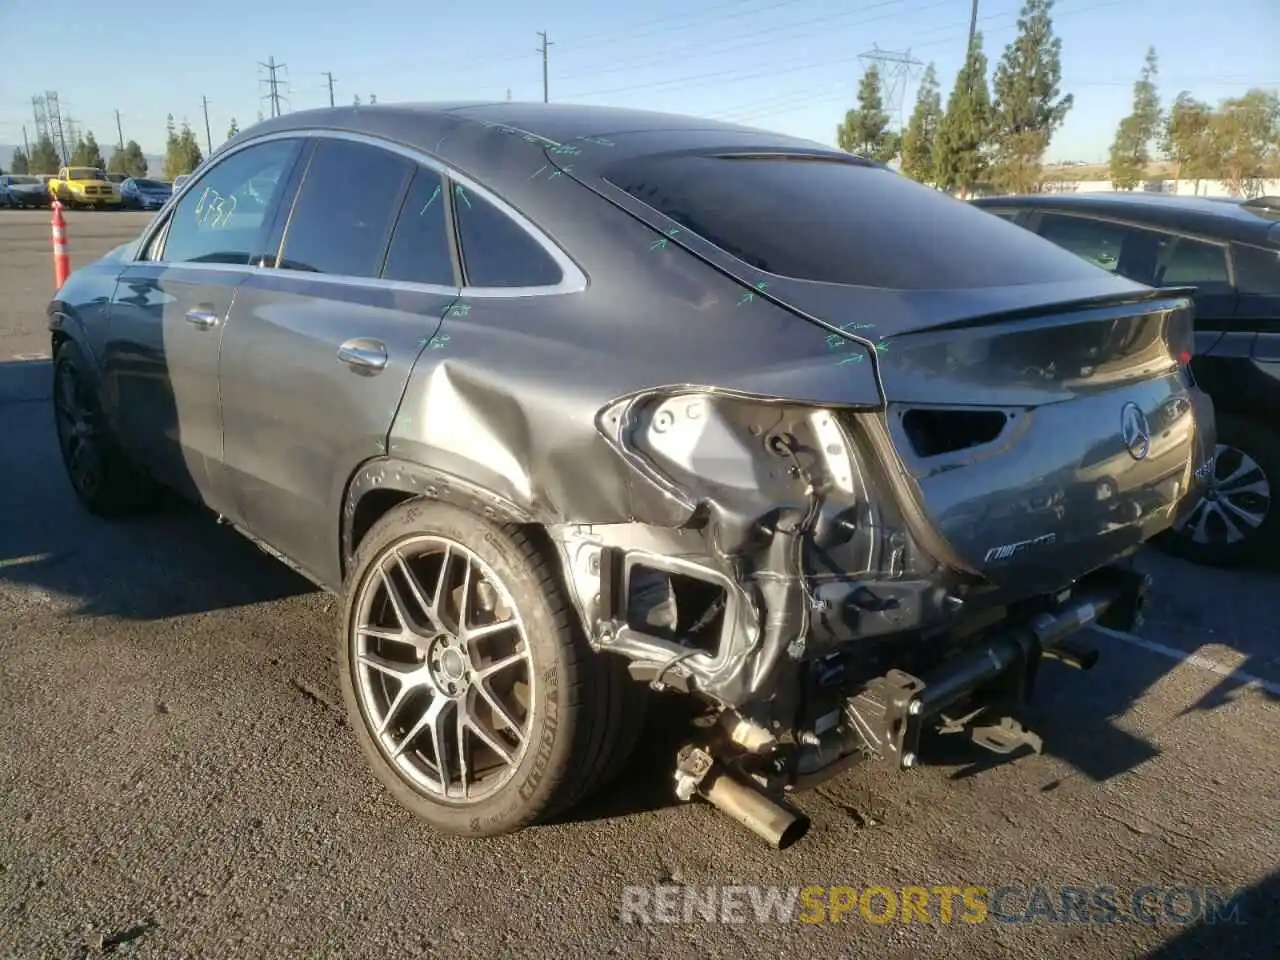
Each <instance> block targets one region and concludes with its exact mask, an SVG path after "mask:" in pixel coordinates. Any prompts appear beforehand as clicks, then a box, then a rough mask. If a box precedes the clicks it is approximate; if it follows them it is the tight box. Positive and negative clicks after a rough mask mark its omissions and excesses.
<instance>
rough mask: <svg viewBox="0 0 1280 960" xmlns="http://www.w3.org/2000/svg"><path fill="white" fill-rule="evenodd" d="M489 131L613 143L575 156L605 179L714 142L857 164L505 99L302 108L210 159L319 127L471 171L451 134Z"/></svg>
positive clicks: (802, 146)
mask: <svg viewBox="0 0 1280 960" xmlns="http://www.w3.org/2000/svg"><path fill="white" fill-rule="evenodd" d="M484 126H487V127H497V128H499V129H504V130H505V132H508V133H512V134H517V135H524V136H525V139H529V140H531V141H533V142H535V143H537V144H539V145H540V146H545V147H550V148H555V147H561V146H567V145H569V144H572V143H574V142H579V143H581V142H583V141H587V140H588V139H590V138H597V139H601V140H605V141H607V144H606V146H607V149H605V150H595V151H591V150H583V151H581V152H580V153H579V152H574V155H573V158H572V161H571V162H572V163H573V165H574V169H575V171H576V172H577V173H579V174H581V173H587V174H591V173H596V174H599V172H600V171H601V170H602V169H603V167H604V166H605V165H606V164H609V163H612V162H615V161H618V160H626V159H629V158H631V157H634V156H638V155H643V154H648V153H652V152H655V149H661V150H662V151H664V152H665V151H667V150H680V149H697V148H700V147H710V146H715V145H723V146H728V145H735V146H737V145H742V144H751V145H753V146H756V147H761V148H766V147H767V148H769V149H772V150H780V151H787V150H790V151H796V152H805V153H821V154H824V155H830V156H832V157H842V158H845V159H848V160H855V158H854V157H853V156H852V155H850V154H848V153H845V152H843V151H839V150H836V149H835V148H833V147H828V146H826V145H825V144H821V143H817V142H816V141H811V140H803V139H800V138H797V137H788V136H783V135H780V134H777V133H772V132H770V131H766V130H761V129H759V128H755V127H748V126H743V125H741V124H733V123H727V122H723V121H717V120H707V119H704V118H701V117H692V116H686V115H684V114H677V113H664V112H660V111H655V110H635V109H629V108H623V107H605V106H594V105H585V104H564V103H520V102H512V101H506V100H502V101H450V102H440V103H398V104H381V103H380V104H374V105H368V106H348V107H322V108H318V109H314V110H301V111H298V112H296V113H289V114H285V115H284V116H280V117H274V118H271V119H268V120H265V121H263V122H262V123H258V124H255V125H254V126H252V127H250V128H248V129H246V130H244V131H242V132H241V133H240V134H238V135H237V136H236V137H235V138H233V139H232V140H230V141H227V143H226V144H224V145H223V146H221V147H219V148H218V150H216V151H215V152H214V154H213V155H211V156H210V158H209V159H213V158H214V157H216V156H217V155H218V154H219V153H221V152H222V151H223V150H225V149H228V148H229V147H231V146H232V145H234V144H236V143H239V142H242V141H243V140H248V139H253V138H254V137H258V136H261V135H263V134H266V133H276V132H287V131H292V130H297V131H299V132H301V131H305V130H308V129H320V130H340V131H347V132H352V133H362V134H365V135H369V136H373V137H378V138H382V139H387V140H393V141H397V142H399V143H402V144H404V145H406V146H409V147H413V148H416V149H418V150H422V151H424V152H427V153H430V154H433V155H435V156H438V157H440V158H441V159H442V160H444V161H446V162H448V163H455V164H457V165H459V166H460V167H461V168H462V169H466V168H467V166H468V163H467V161H468V159H469V158H470V156H469V155H470V152H471V150H470V149H469V148H468V147H467V146H465V145H461V144H459V143H458V139H459V138H455V139H453V140H452V141H451V139H450V135H451V134H454V133H456V132H457V131H459V130H460V129H462V128H465V127H472V128H473V129H480V128H481V127H484ZM463 139H465V138H463ZM657 144H660V147H657V146H656V145H657ZM864 162H865V161H864ZM488 178H489V177H488V176H487V177H486V179H488Z"/></svg>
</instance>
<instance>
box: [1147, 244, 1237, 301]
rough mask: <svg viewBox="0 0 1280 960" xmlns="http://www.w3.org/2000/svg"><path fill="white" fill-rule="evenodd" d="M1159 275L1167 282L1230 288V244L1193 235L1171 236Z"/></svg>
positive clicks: (1162, 282) (1163, 282) (1163, 252)
mask: <svg viewBox="0 0 1280 960" xmlns="http://www.w3.org/2000/svg"><path fill="white" fill-rule="evenodd" d="M1157 279H1158V280H1159V281H1160V283H1161V284H1164V285H1167V286H1181V285H1183V284H1186V285H1189V286H1197V287H1206V288H1212V287H1218V288H1221V289H1226V288H1229V287H1230V286H1231V274H1230V273H1229V272H1228V270H1227V248H1226V247H1223V246H1219V245H1218V244H1216V243H1205V242H1203V241H1201V240H1192V239H1191V238H1190V237H1173V238H1170V240H1169V241H1168V244H1167V246H1166V248H1165V249H1164V250H1163V251H1162V263H1161V270H1160V272H1159V275H1158V277H1157Z"/></svg>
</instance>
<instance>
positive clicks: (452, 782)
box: [350, 534, 537, 804]
mask: <svg viewBox="0 0 1280 960" xmlns="http://www.w3.org/2000/svg"><path fill="white" fill-rule="evenodd" d="M354 613H355V618H356V619H355V620H353V623H352V627H351V637H350V655H351V658H352V677H353V679H354V680H355V687H356V693H357V696H358V698H359V700H360V705H361V709H362V711H363V713H364V716H365V720H366V722H367V723H368V725H369V730H370V732H371V733H372V734H373V737H374V740H375V741H376V742H377V744H378V746H379V748H380V749H381V750H382V752H383V754H384V755H385V756H386V757H387V759H388V760H389V761H390V762H391V763H392V765H393V766H395V768H396V769H397V771H398V772H399V773H400V774H401V775H402V776H403V777H404V778H405V779H407V780H408V781H409V782H410V783H412V784H413V785H414V786H415V787H416V788H418V789H420V790H422V791H423V792H425V793H427V794H429V795H430V796H431V797H432V798H433V799H436V800H440V801H444V802H449V803H455V804H472V803H476V802H479V801H481V800H483V799H485V798H487V797H489V796H492V795H493V794H494V793H495V792H496V791H497V790H500V789H501V788H502V787H503V786H504V785H505V784H506V783H507V782H508V781H509V780H510V779H511V777H512V775H513V774H514V773H515V772H516V769H517V768H518V767H519V765H520V761H521V759H522V758H523V757H524V755H525V752H526V750H527V747H528V743H529V730H530V726H531V724H532V722H533V719H534V717H533V713H532V704H533V703H534V702H535V701H534V697H533V694H534V692H535V691H534V689H533V687H534V684H535V683H536V682H537V678H536V677H535V674H534V669H533V661H532V658H531V656H530V653H529V643H528V636H527V634H526V632H525V626H524V622H523V620H522V619H521V617H520V614H519V612H518V610H517V609H516V605H515V603H514V602H513V601H512V599H511V595H510V593H509V592H508V590H507V588H506V586H505V585H504V584H503V583H502V582H501V580H499V578H498V576H497V574H495V573H494V571H493V569H492V568H491V567H490V566H489V565H488V564H487V563H485V562H484V561H483V560H482V559H481V558H480V557H478V556H477V555H476V554H475V553H474V552H472V551H471V550H469V549H468V548H467V547H465V546H463V545H462V544H460V543H456V542H454V541H452V540H449V539H447V538H444V537H438V536H431V535H426V534H423V535H419V536H413V537H409V538H408V539H405V540H401V541H399V542H397V543H395V544H392V545H391V546H390V547H388V548H387V549H386V550H384V551H383V553H382V555H381V556H379V557H378V558H377V560H376V561H375V562H374V564H373V566H372V567H371V569H370V573H369V575H368V576H367V577H366V579H365V583H364V584H363V586H362V587H361V593H360V596H359V597H358V598H357V601H356V604H355V611H354Z"/></svg>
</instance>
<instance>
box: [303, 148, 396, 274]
mask: <svg viewBox="0 0 1280 960" xmlns="http://www.w3.org/2000/svg"><path fill="white" fill-rule="evenodd" d="M414 167H415V164H414V163H413V161H411V160H408V159H406V158H405V157H402V156H400V155H398V154H395V153H391V152H390V151H388V150H382V149H380V148H378V147H374V146H370V145H368V144H363V143H355V142H353V141H350V140H330V139H321V140H320V141H319V142H318V143H317V144H316V150H315V154H314V155H313V156H312V158H311V163H310V165H309V166H308V167H307V172H306V176H305V177H304V178H303V181H302V187H301V188H300V190H299V192H298V200H297V202H296V203H295V204H294V207H293V213H292V214H291V215H290V217H289V225H288V227H287V228H286V230H285V240H284V251H283V253H282V254H281V256H280V261H279V266H280V267H281V268H282V269H286V270H306V271H310V272H314V273H328V274H335V275H340V276H348V277H370V278H372V277H377V276H378V275H379V273H380V272H381V270H382V260H383V255H384V253H385V252H386V249H387V241H388V239H389V238H390V236H391V227H392V224H393V223H394V222H395V217H396V213H397V212H398V211H399V209H400V203H401V201H402V199H403V198H404V194H405V189H406V187H407V186H408V184H409V178H410V177H411V176H412V175H413V172H414Z"/></svg>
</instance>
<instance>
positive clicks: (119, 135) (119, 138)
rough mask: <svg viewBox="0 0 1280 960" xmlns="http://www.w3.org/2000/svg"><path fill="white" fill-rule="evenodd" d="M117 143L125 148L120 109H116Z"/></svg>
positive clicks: (122, 148) (121, 147)
mask: <svg viewBox="0 0 1280 960" xmlns="http://www.w3.org/2000/svg"><path fill="white" fill-rule="evenodd" d="M116 145H117V146H118V147H119V148H120V149H121V150H124V130H123V129H122V128H121V126H120V111H119V110H117V111H116Z"/></svg>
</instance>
